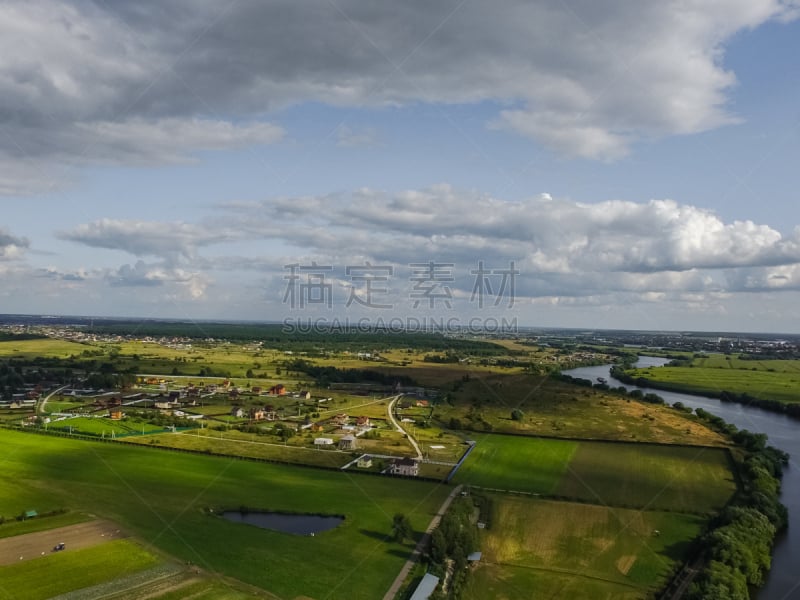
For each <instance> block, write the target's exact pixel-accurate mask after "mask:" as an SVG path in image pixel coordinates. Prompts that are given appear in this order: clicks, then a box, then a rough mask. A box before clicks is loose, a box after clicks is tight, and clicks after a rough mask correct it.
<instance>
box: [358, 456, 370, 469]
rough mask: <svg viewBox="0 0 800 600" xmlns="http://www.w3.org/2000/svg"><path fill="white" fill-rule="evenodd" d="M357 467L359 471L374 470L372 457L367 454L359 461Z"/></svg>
mask: <svg viewBox="0 0 800 600" xmlns="http://www.w3.org/2000/svg"><path fill="white" fill-rule="evenodd" d="M356 466H357V467H358V468H359V469H371V468H372V457H371V456H370V455H369V454H365V455H364V456H361V457H360V458H359V459H358V462H357V463H356Z"/></svg>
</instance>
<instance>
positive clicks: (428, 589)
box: [411, 573, 439, 600]
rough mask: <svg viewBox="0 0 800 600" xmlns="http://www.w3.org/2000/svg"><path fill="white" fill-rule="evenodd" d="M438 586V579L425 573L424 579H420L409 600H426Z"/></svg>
mask: <svg viewBox="0 0 800 600" xmlns="http://www.w3.org/2000/svg"><path fill="white" fill-rule="evenodd" d="M438 585H439V578H438V577H436V575H431V574H430V573H425V577H423V578H422V581H420V582H419V585H418V586H417V589H415V590H414V594H413V595H412V596H411V600H428V598H430V597H431V595H432V594H433V592H434V590H435V589H436V586H438Z"/></svg>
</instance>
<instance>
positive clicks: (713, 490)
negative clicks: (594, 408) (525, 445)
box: [556, 442, 736, 513]
mask: <svg viewBox="0 0 800 600" xmlns="http://www.w3.org/2000/svg"><path fill="white" fill-rule="evenodd" d="M735 490H736V484H735V483H734V480H733V475H732V473H731V471H730V466H729V464H728V459H727V456H726V455H725V451H724V450H718V449H707V448H690V447H677V446H676V447H669V446H650V445H635V444H603V443H591V442H582V443H581V444H580V447H579V448H578V451H577V452H576V453H575V455H574V456H573V458H572V462H571V463H570V465H569V469H568V471H567V474H566V475H565V476H564V478H563V479H562V480H561V483H560V484H559V486H558V488H557V490H556V493H558V494H559V495H563V496H566V497H570V498H580V499H582V500H586V501H588V502H596V503H599V504H610V505H613V506H630V507H637V508H647V509H664V510H675V511H680V512H693V513H707V512H714V511H716V510H719V509H720V508H722V507H723V506H724V504H725V503H726V502H727V501H728V499H729V498H730V497H731V495H732V494H733V492H734V491H735Z"/></svg>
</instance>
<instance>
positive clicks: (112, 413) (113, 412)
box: [108, 407, 122, 421]
mask: <svg viewBox="0 0 800 600" xmlns="http://www.w3.org/2000/svg"><path fill="white" fill-rule="evenodd" d="M108 416H109V417H111V418H112V419H113V420H115V421H119V420H120V419H121V418H122V410H121V409H120V408H119V407H116V408H112V409H110V410H109V411H108Z"/></svg>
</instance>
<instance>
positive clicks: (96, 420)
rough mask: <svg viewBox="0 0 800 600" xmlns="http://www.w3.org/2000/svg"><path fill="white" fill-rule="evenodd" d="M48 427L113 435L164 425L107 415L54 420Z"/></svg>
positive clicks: (159, 429) (141, 432)
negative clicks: (113, 417)
mask: <svg viewBox="0 0 800 600" xmlns="http://www.w3.org/2000/svg"><path fill="white" fill-rule="evenodd" d="M47 428H48V429H54V430H63V431H72V433H83V434H86V435H98V436H103V435H105V436H107V437H111V436H112V434H113V435H144V434H146V433H155V432H162V431H164V427H161V426H156V425H151V424H149V423H142V422H139V423H134V422H133V421H131V420H130V419H125V420H120V421H113V420H111V419H109V418H107V417H75V418H71V419H64V420H63V421H54V422H52V423H50V424H49V425H48V426H47Z"/></svg>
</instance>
